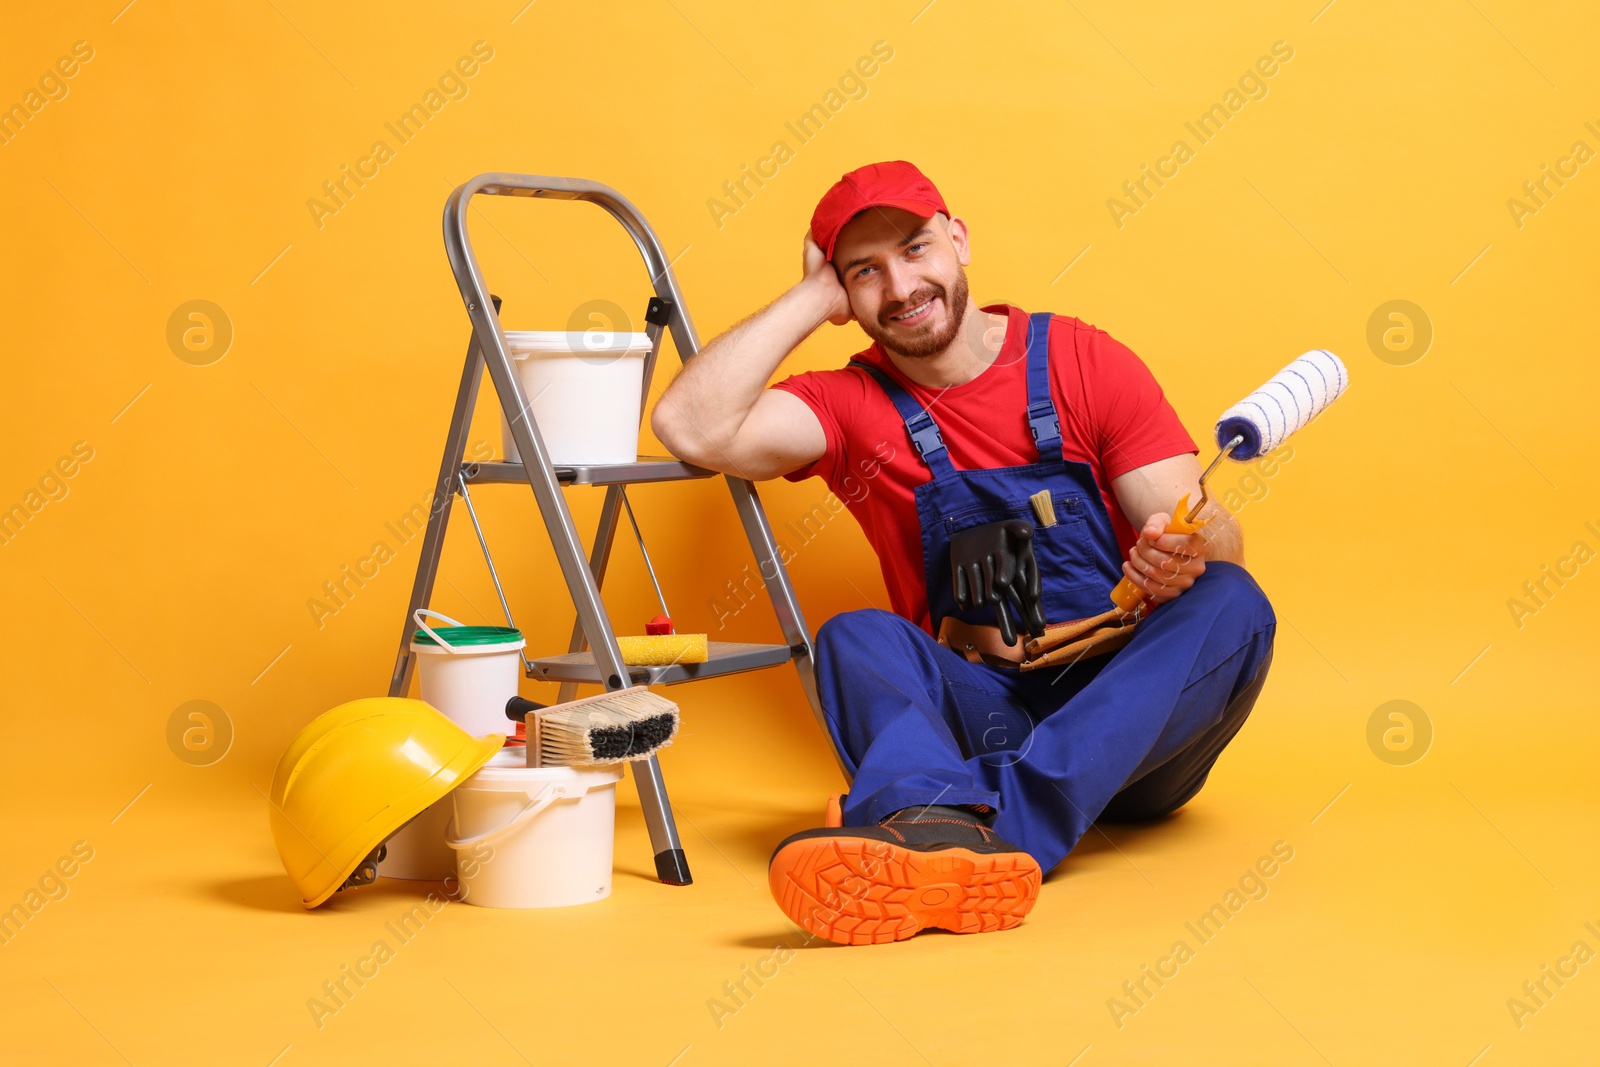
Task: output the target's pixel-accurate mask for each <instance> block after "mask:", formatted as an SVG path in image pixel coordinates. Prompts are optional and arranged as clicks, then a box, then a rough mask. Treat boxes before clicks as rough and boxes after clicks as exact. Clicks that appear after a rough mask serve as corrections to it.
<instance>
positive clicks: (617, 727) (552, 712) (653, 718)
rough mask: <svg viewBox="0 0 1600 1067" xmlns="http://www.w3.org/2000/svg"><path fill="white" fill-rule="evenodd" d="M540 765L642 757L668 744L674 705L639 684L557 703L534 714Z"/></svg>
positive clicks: (675, 721)
mask: <svg viewBox="0 0 1600 1067" xmlns="http://www.w3.org/2000/svg"><path fill="white" fill-rule="evenodd" d="M539 719H540V727H541V733H540V736H541V744H540V746H539V751H540V755H541V757H542V758H543V761H544V762H545V763H546V764H573V763H617V762H620V761H622V760H635V759H642V758H643V757H645V756H648V755H650V754H651V753H652V752H655V751H656V750H657V749H660V748H664V747H665V746H666V745H668V744H670V743H671V742H672V739H673V738H674V737H675V736H676V735H677V732H678V705H677V704H675V703H673V702H672V701H670V700H668V699H667V698H666V697H662V696H657V695H656V694H655V693H652V692H650V691H649V690H648V689H646V688H644V687H643V686H635V687H633V688H632V689H625V690H623V691H621V692H617V693H602V694H601V695H599V696H597V697H586V698H585V699H583V700H577V701H573V702H572V703H570V704H562V705H558V706H556V707H554V708H551V709H549V710H548V711H545V712H541V713H540V715H539Z"/></svg>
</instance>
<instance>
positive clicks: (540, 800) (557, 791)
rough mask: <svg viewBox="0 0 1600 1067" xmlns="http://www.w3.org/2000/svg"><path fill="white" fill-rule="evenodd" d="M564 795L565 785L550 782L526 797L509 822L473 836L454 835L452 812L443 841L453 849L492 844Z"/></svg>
mask: <svg viewBox="0 0 1600 1067" xmlns="http://www.w3.org/2000/svg"><path fill="white" fill-rule="evenodd" d="M566 795H567V787H566V786H564V785H561V784H560V783H552V784H550V785H547V786H545V787H544V788H543V789H541V790H540V791H539V792H538V793H537V794H535V795H534V796H532V797H530V798H528V803H527V804H526V805H524V806H523V809H522V810H521V811H519V812H517V813H516V814H515V815H513V816H512V817H511V821H510V822H508V823H506V824H505V825H504V826H497V827H495V828H494V829H493V830H486V831H484V832H483V833H481V834H478V835H476V836H475V837H457V836H456V816H455V814H454V813H452V814H451V816H450V825H449V826H447V827H445V831H444V843H445V844H446V845H447V846H449V847H450V848H454V849H464V848H472V847H474V846H476V845H486V844H493V843H494V842H496V841H498V840H500V839H501V838H502V837H505V836H506V835H507V834H509V833H510V832H511V831H513V830H515V829H516V828H517V827H519V826H521V825H522V824H523V823H525V822H527V821H528V820H529V819H531V818H533V817H534V816H535V815H537V814H539V813H540V812H541V811H543V810H544V809H545V808H548V807H549V806H550V805H551V804H553V803H555V802H556V801H557V800H560V799H561V798H562V797H564V796H566Z"/></svg>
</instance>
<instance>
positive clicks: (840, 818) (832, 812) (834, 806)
mask: <svg viewBox="0 0 1600 1067" xmlns="http://www.w3.org/2000/svg"><path fill="white" fill-rule="evenodd" d="M822 825H823V826H843V825H844V794H843V793H835V794H833V796H831V797H829V798H828V806H827V808H826V809H824V810H823V812H822Z"/></svg>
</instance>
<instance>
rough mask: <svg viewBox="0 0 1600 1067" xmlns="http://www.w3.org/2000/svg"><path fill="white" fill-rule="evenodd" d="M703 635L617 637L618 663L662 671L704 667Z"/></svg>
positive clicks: (707, 654)
mask: <svg viewBox="0 0 1600 1067" xmlns="http://www.w3.org/2000/svg"><path fill="white" fill-rule="evenodd" d="M710 647H711V646H710V644H709V642H708V641H707V640H706V635H705V634H647V635H645V636H644V637H619V638H617V648H618V649H619V650H621V652H622V662H623V663H626V664H627V665H628V666H630V667H666V666H670V665H671V664H674V663H704V662H705V661H706V660H707V659H709V658H710Z"/></svg>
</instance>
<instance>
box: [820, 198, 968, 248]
mask: <svg viewBox="0 0 1600 1067" xmlns="http://www.w3.org/2000/svg"><path fill="white" fill-rule="evenodd" d="M877 207H897V208H899V209H900V210H901V211H909V212H911V213H912V214H913V215H916V216H917V217H918V218H923V219H931V218H933V217H934V216H935V215H937V214H939V213H940V212H941V211H943V210H944V209H943V208H941V207H940V206H939V205H938V204H935V203H932V202H930V201H927V200H874V201H873V202H872V203H870V204H868V205H867V206H865V207H863V208H862V209H861V210H860V211H857V212H856V213H855V214H854V215H851V216H850V217H849V218H848V219H845V221H844V226H840V227H839V230H838V233H835V234H834V235H833V240H831V241H829V242H828V247H827V248H826V249H825V250H824V251H826V252H827V254H828V258H829V259H832V258H833V250H834V249H835V248H837V247H838V245H839V234H841V233H843V232H844V227H845V226H848V225H850V224H851V223H852V222H854V221H855V220H856V219H857V218H858V217H859V216H860V215H862V214H863V213H864V212H867V211H871V210H872V209H873V208H877Z"/></svg>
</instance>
